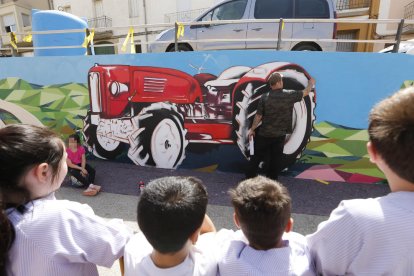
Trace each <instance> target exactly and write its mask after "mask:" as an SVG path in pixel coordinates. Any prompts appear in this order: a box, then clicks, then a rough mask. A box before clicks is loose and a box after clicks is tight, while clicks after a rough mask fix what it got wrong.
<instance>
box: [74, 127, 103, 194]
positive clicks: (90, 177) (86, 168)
mask: <svg viewBox="0 0 414 276" xmlns="http://www.w3.org/2000/svg"><path fill="white" fill-rule="evenodd" d="M68 144H69V146H68V148H67V149H66V153H67V154H68V159H67V160H66V162H67V164H68V167H69V173H70V174H71V175H72V177H74V178H75V179H76V180H77V181H75V183H80V185H81V186H80V187H84V186H87V187H88V188H87V189H86V190H85V191H83V195H86V196H94V195H96V194H97V193H98V192H99V191H100V190H101V186H98V185H94V184H93V183H94V182H95V169H94V168H92V167H91V166H90V165H89V164H87V163H86V157H85V148H84V147H83V146H82V145H81V144H80V139H79V136H78V135H77V134H72V135H70V136H69V143H68Z"/></svg>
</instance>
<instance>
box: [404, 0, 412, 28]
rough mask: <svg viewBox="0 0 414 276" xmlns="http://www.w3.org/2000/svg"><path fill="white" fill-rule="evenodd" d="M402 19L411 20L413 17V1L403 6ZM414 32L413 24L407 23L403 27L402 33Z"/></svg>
mask: <svg viewBox="0 0 414 276" xmlns="http://www.w3.org/2000/svg"><path fill="white" fill-rule="evenodd" d="M404 19H405V20H411V19H414V2H411V3H409V4H407V5H405V7H404ZM412 32H414V25H413V24H407V25H404V27H403V33H412Z"/></svg>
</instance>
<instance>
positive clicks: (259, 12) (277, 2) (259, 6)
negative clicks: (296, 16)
mask: <svg viewBox="0 0 414 276" xmlns="http://www.w3.org/2000/svg"><path fill="white" fill-rule="evenodd" d="M292 16H293V0H256V5H255V6H254V18H256V19H276V18H292Z"/></svg>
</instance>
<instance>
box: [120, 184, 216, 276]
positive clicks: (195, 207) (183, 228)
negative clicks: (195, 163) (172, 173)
mask: <svg viewBox="0 0 414 276" xmlns="http://www.w3.org/2000/svg"><path fill="white" fill-rule="evenodd" d="M206 208H207V192H206V189H205V188H204V186H203V185H202V182H201V180H199V179H197V178H194V177H163V178H158V179H155V180H153V181H151V182H150V183H149V184H148V185H147V186H146V187H145V189H144V190H143V193H142V194H141V196H140V200H139V202H138V211H137V219H138V225H139V228H140V229H141V231H142V232H141V233H138V234H136V235H135V236H134V237H133V238H131V240H130V242H129V243H128V244H127V245H126V247H125V254H124V264H125V275H126V276H128V275H157V276H158V275H161V276H162V275H211V276H216V273H217V262H216V260H215V255H214V244H215V243H213V242H212V241H213V239H214V235H209V234H203V233H205V232H214V231H215V228H214V225H213V223H212V222H211V220H210V219H209V218H208V217H207V216H206ZM200 234H203V235H200Z"/></svg>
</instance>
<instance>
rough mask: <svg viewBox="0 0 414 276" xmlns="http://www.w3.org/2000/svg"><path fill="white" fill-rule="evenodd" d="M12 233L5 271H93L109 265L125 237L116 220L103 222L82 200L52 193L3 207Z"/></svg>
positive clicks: (126, 232) (124, 229) (61, 273)
mask: <svg viewBox="0 0 414 276" xmlns="http://www.w3.org/2000/svg"><path fill="white" fill-rule="evenodd" d="M7 214H8V217H9V219H10V220H11V222H12V224H13V226H14V229H15V231H16V238H15V240H14V242H13V245H12V247H11V250H10V251H9V254H8V262H7V273H8V275H59V276H64V275H67V276H75V275H76V276H78V275H85V276H86V275H87V276H90V275H98V271H97V268H96V265H100V266H105V267H111V266H112V264H113V263H114V261H115V260H117V259H119V258H120V257H121V256H122V254H123V249H124V246H125V244H126V243H127V241H128V240H129V238H130V236H131V232H130V231H129V229H128V228H127V227H126V226H125V225H124V224H123V222H122V221H121V220H112V221H109V222H108V221H106V220H104V219H103V218H100V217H98V216H96V215H95V214H94V213H93V210H92V209H91V208H90V207H89V206H88V205H86V204H80V203H78V202H72V201H68V200H56V198H55V196H54V194H51V195H49V196H48V197H46V198H42V199H38V200H35V201H32V202H30V203H28V204H26V211H25V212H24V213H23V214H22V213H20V212H18V211H17V210H16V209H8V210H7Z"/></svg>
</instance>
